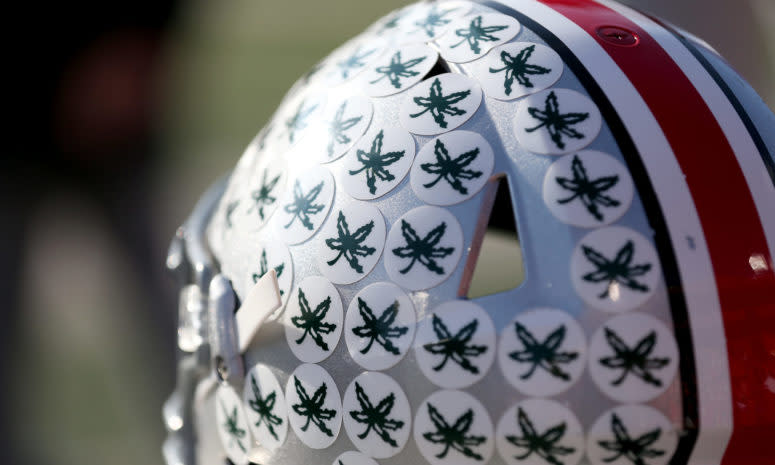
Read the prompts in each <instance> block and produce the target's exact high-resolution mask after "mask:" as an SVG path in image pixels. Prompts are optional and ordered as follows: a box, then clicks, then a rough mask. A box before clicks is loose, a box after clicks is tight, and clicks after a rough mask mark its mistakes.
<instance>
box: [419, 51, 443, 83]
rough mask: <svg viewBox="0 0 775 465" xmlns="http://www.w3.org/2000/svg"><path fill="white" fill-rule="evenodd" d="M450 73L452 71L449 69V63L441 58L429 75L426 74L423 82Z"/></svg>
mask: <svg viewBox="0 0 775 465" xmlns="http://www.w3.org/2000/svg"><path fill="white" fill-rule="evenodd" d="M449 72H450V69H449V65H448V64H447V61H446V60H445V59H443V58H441V56H439V59H438V60H436V64H435V65H433V68H431V70H430V71H428V74H426V75H425V77H424V78H422V80H423V81H425V80H426V79H430V78H432V77H433V76H438V75H439V74H444V73H449Z"/></svg>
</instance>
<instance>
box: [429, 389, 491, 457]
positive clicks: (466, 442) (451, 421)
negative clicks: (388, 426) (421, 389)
mask: <svg viewBox="0 0 775 465" xmlns="http://www.w3.org/2000/svg"><path fill="white" fill-rule="evenodd" d="M414 441H415V442H416V443H417V448H418V449H420V453H421V454H422V456H423V457H425V460H427V461H428V462H430V463H431V464H432V465H450V464H454V465H474V464H479V463H487V462H488V461H489V460H490V457H492V453H493V449H494V447H495V445H494V443H495V441H493V428H492V420H490V415H489V414H488V413H487V410H486V409H485V408H484V406H483V405H482V403H481V402H479V401H478V400H477V399H476V398H475V397H474V396H472V395H471V394H468V393H466V392H463V391H436V392H434V393H433V394H431V395H430V396H429V397H428V398H427V399H425V400H424V401H423V402H422V404H420V406H419V407H417V414H416V415H415V418H414Z"/></svg>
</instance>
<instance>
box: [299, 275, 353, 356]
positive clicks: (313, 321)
mask: <svg viewBox="0 0 775 465" xmlns="http://www.w3.org/2000/svg"><path fill="white" fill-rule="evenodd" d="M342 320H343V311H342V299H341V298H340V297H339V292H338V291H337V290H336V288H335V287H334V285H333V284H331V283H330V282H329V281H328V280H327V279H326V278H323V277H322V276H309V277H307V278H304V281H302V282H301V283H299V286H298V287H297V288H296V289H295V290H294V291H293V294H291V297H290V300H289V301H288V307H287V308H286V309H285V338H286V339H287V340H288V345H289V346H290V347H291V351H292V352H293V354H294V355H296V357H297V358H298V359H299V360H301V361H302V362H307V363H317V362H320V361H322V360H324V359H326V358H327V357H328V356H329V355H331V354H332V353H333V351H334V348H335V347H336V345H337V344H338V343H339V337H340V336H341V335H342Z"/></svg>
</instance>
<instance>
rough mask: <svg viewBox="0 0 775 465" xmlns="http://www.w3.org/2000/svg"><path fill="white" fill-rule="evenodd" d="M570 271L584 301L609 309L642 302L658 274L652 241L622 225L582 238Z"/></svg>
mask: <svg viewBox="0 0 775 465" xmlns="http://www.w3.org/2000/svg"><path fill="white" fill-rule="evenodd" d="M570 271H571V282H572V283H573V287H574V288H575V289H576V292H577V293H578V294H579V296H581V298H582V299H583V300H584V302H586V303H587V304H589V305H590V306H592V307H595V308H599V309H600V310H605V311H609V312H623V311H627V310H631V309H633V308H636V307H638V306H640V305H642V304H643V303H644V302H646V300H648V298H649V297H651V295H652V294H653V293H654V291H655V289H656V287H657V286H658V285H659V279H660V276H661V268H660V266H659V258H658V257H657V252H656V250H655V249H654V246H653V245H651V241H649V240H648V239H646V237H644V236H643V235H642V234H640V233H638V232H636V231H633V230H632V229H630V228H625V227H622V226H608V227H606V228H602V229H598V230H595V231H592V232H590V233H589V234H587V235H586V236H584V237H583V238H581V240H580V241H579V243H578V245H576V249H575V250H574V251H573V256H572V257H571V261H570Z"/></svg>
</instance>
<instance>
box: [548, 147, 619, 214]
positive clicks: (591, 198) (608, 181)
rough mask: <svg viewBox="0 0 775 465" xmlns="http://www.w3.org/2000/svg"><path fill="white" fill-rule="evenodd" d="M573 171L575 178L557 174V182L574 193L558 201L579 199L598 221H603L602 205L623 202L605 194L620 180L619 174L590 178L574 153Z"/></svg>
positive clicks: (564, 202)
mask: <svg viewBox="0 0 775 465" xmlns="http://www.w3.org/2000/svg"><path fill="white" fill-rule="evenodd" d="M571 171H572V172H573V179H568V178H565V177H561V176H557V177H556V178H555V179H556V181H557V184H559V185H560V187H562V188H563V189H565V190H568V191H570V192H572V193H573V195H571V196H570V197H567V198H564V199H560V200H558V201H557V203H560V204H566V203H570V202H572V201H574V200H575V199H579V200H580V201H581V203H583V204H584V207H586V209H587V211H588V212H589V213H590V214H591V215H592V216H593V217H595V219H596V220H598V221H603V214H602V213H601V212H600V209H599V208H598V205H599V206H601V207H608V208H610V207H618V206H619V205H621V202H619V201H618V200H616V199H614V198H612V197H609V196H607V195H605V194H604V192H605V191H607V190H609V189H611V188H612V187H614V186H615V185H616V184H617V183H618V182H619V176H617V175H613V176H601V177H599V178H597V179H595V180H590V179H589V176H587V170H586V168H585V167H584V164H583V163H582V162H581V159H580V158H579V156H578V155H573V161H572V162H571Z"/></svg>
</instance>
